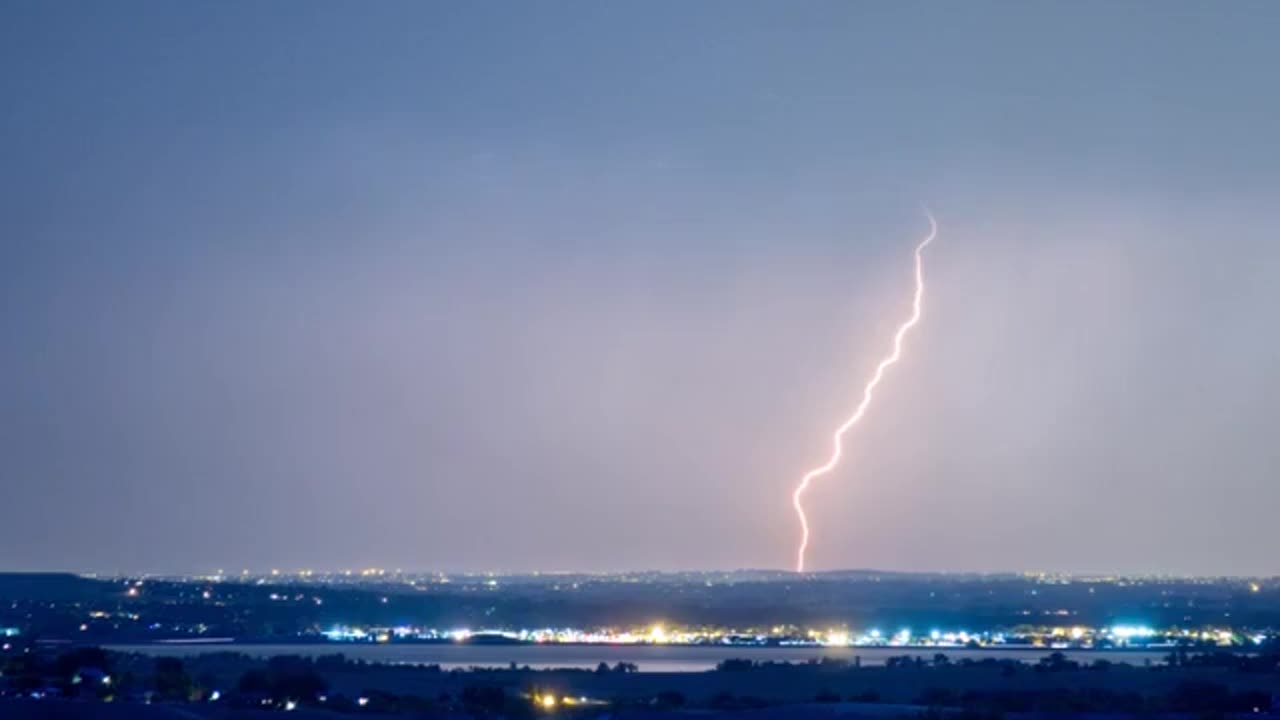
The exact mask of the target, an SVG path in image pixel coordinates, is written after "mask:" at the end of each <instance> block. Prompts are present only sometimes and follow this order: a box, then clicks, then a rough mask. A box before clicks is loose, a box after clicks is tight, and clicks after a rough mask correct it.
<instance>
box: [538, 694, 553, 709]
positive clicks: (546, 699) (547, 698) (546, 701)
mask: <svg viewBox="0 0 1280 720" xmlns="http://www.w3.org/2000/svg"><path fill="white" fill-rule="evenodd" d="M538 704H539V705H541V706H542V707H544V708H546V709H548V710H550V709H551V708H553V707H555V706H556V696H555V695H543V696H542V697H540V698H538Z"/></svg>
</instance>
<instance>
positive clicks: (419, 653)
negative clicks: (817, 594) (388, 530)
mask: <svg viewBox="0 0 1280 720" xmlns="http://www.w3.org/2000/svg"><path fill="white" fill-rule="evenodd" d="M107 647H108V649H110V650H116V651H120V652H137V653H143V654H146V655H170V656H178V657H187V656H191V655H199V654H202V653H210V652H238V653H244V654H246V655H252V656H255V657H266V656H271V655H305V656H311V657H314V656H319V655H334V654H337V653H342V654H343V655H345V656H347V657H348V658H350V659H352V660H365V661H368V662H382V663H403V664H414V665H439V666H441V667H442V668H444V669H446V670H452V669H455V668H457V669H466V668H469V667H472V666H483V667H497V666H507V665H509V664H511V663H513V662H514V663H516V664H517V665H519V666H521V667H523V666H525V665H528V666H529V667H531V668H533V669H535V670H546V669H550V668H580V669H586V670H594V669H595V668H596V666H597V665H599V664H600V663H602V662H604V663H608V664H610V665H613V664H616V663H618V662H626V663H634V664H635V665H636V666H638V667H639V669H640V671H641V672H702V671H706V670H710V669H712V668H714V667H715V666H716V664H717V663H719V662H720V661H722V660H727V659H730V658H741V659H747V660H756V661H764V660H773V661H775V662H783V661H785V662H793V663H800V662H806V661H809V660H814V659H818V658H824V657H826V658H833V659H840V660H847V661H849V662H854V660H855V658H856V659H858V660H859V661H860V662H861V663H862V664H863V665H866V666H873V665H883V664H884V663H885V661H886V660H888V659H889V658H891V657H900V656H902V655H911V656H919V657H923V658H924V659H925V660H931V659H932V658H933V656H934V654H935V653H939V652H941V653H942V654H944V655H946V656H947V657H948V658H949V659H950V660H951V661H952V662H955V661H957V660H960V659H963V658H970V659H973V660H982V659H988V658H989V659H1014V660H1021V661H1023V662H1029V663H1034V662H1037V661H1039V660H1040V658H1042V657H1045V656H1046V655H1048V654H1049V653H1051V652H1054V651H1053V650H1047V649H1044V648H999V649H988V650H967V649H962V648H954V649H953V648H794V647H792V648H779V647H726V646H692V647H689V646H672V645H628V646H617V645H453V644H439V645H435V644H423V645H418V644H390V645H372V644H354V643H353V644H347V643H325V644H306V645H248V644H225V645H208V644H203V645H180V644H164V645H111V646H107ZM1060 652H1062V654H1064V655H1066V656H1067V658H1068V659H1069V660H1075V661H1077V662H1079V663H1081V664H1087V663H1091V662H1093V661H1094V660H1100V659H1101V660H1109V661H1111V662H1125V663H1129V664H1131V665H1143V664H1144V663H1146V662H1148V661H1150V662H1151V663H1153V664H1154V663H1159V662H1162V661H1163V660H1164V658H1165V657H1166V656H1167V655H1168V653H1169V651H1168V650H1123V651H1116V650H1062V651H1060Z"/></svg>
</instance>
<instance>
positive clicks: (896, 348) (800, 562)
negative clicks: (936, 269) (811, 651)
mask: <svg viewBox="0 0 1280 720" xmlns="http://www.w3.org/2000/svg"><path fill="white" fill-rule="evenodd" d="M925 215H926V216H927V217H928V218H929V234H928V235H927V236H926V237H925V239H924V240H922V241H921V242H920V244H919V245H917V246H916V252H915V261H916V292H915V296H914V298H913V299H912V303H911V317H910V318H909V319H908V320H907V321H906V322H904V323H902V324H901V325H899V326H898V332H896V333H895V334H894V336H893V352H891V353H889V356H888V357H886V358H885V359H883V360H881V361H880V364H879V365H877V366H876V372H875V374H874V375H872V376H871V381H870V382H868V383H867V386H866V387H865V388H864V389H863V390H862V402H860V403H858V407H857V408H856V409H854V411H853V414H852V415H850V416H849V419H848V420H845V421H844V424H843V425H841V426H840V427H838V428H836V432H835V435H834V436H833V437H832V441H833V443H834V445H835V450H834V451H833V452H832V453H831V459H830V460H828V461H827V462H826V464H825V465H822V466H821V467H816V468H814V469H812V470H810V471H809V472H807V473H805V476H804V477H802V478H800V484H799V485H797V486H796V489H795V492H794V493H792V495H791V504H792V505H793V506H795V509H796V515H797V516H799V518H800V549H799V550H797V551H796V572H804V551H805V550H807V549H808V548H809V520H808V518H806V517H805V514H804V505H803V504H802V503H801V502H800V499H801V497H803V496H804V491H805V490H808V489H809V483H811V482H813V480H814V479H815V478H817V477H820V476H822V475H826V474H827V473H829V472H831V471H832V470H833V469H834V468H835V466H836V465H838V464H839V463H840V456H841V455H842V454H843V452H844V447H843V445H842V443H841V439H842V438H843V437H844V434H845V433H847V432H848V431H849V428H851V427H853V426H854V425H856V424H857V422H858V421H859V420H861V419H862V416H863V415H865V414H866V412H867V407H868V406H869V405H871V394H872V392H873V391H874V390H875V389H876V386H877V385H879V384H880V380H881V379H883V378H884V373H885V370H887V369H888V368H889V366H890V365H892V364H894V363H896V362H898V358H900V357H902V340H903V338H905V337H906V336H907V332H908V331H910V330H911V328H913V327H915V325H916V323H918V322H920V307H921V304H922V301H923V300H924V258H923V254H924V249H925V248H926V247H928V245H929V243H931V242H933V239H934V238H935V237H937V235H938V222H937V221H936V220H934V219H933V213H931V212H929V211H928V210H926V211H925Z"/></svg>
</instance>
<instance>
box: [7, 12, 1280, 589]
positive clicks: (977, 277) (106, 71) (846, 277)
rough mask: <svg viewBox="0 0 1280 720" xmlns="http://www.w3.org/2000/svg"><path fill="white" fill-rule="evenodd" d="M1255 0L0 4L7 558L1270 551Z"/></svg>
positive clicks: (461, 565)
mask: <svg viewBox="0 0 1280 720" xmlns="http://www.w3.org/2000/svg"><path fill="white" fill-rule="evenodd" d="M1277 30H1280V3H1274V2H1265V1H1258V2H1249V1H1245V0H1241V1H1239V2H1231V3H1222V4H1218V3H1209V2H1177V1H1163V0H1161V1H1156V0H1152V1H1150V2H1137V1H1128V2H1112V1H1109V0H1108V1H1105V2H1103V1H1094V2H1088V1H1086V2H1066V1H1065V0H1064V1H1063V2H1034V3H1023V2H1012V1H1010V2H995V3H991V2H977V1H975V2H966V3H946V2H806V3H799V4H796V3H788V2H780V1H779V2H771V3H760V2H741V1H737V0H734V1H732V2H728V1H726V2H712V1H707V2H696V3H690V2H684V1H680V2H607V3H601V2H594V1H592V2H587V1H581V2H569V1H566V2H548V3H522V2H454V3H445V2H405V3H396V2H376V3H359V2H337V3H329V2H300V1H294V2H269V3H255V2H198V1H194V0H193V1H191V2H154V3H147V2H133V1H128V0H126V1H122V2H83V3H76V2H57V1H55V2H45V1H34V0H33V1H26V0H22V1H18V0H8V1H7V2H4V3H3V4H0V501H2V503H3V504H2V506H0V507H2V508H3V512H0V568H3V569H74V570H94V571H108V572H110V571H186V570H192V571H209V570H213V569H217V568H224V569H227V570H239V569H240V568H252V569H258V570H261V569H267V568H271V567H280V568H300V567H309V568H316V569H321V568H341V567H348V566H370V565H376V566H383V567H389V568H394V567H402V568H406V569H437V568H438V569H445V570H534V569H541V570H568V569H577V570H608V569H638V568H653V569H680V568H736V567H777V568H783V567H789V566H790V565H791V563H792V558H793V553H794V550H795V543H796V540H797V534H798V528H797V525H796V520H795V516H794V515H793V513H792V511H791V507H790V492H791V489H792V487H793V485H794V483H795V481H796V480H797V479H798V477H799V476H800V475H801V474H802V473H803V472H804V471H805V470H807V469H809V468H812V467H814V466H816V465H818V464H820V463H821V462H822V461H824V460H825V458H826V456H827V453H828V452H829V443H830V432H831V430H832V429H833V428H834V427H835V425H837V424H838V423H839V422H840V421H841V420H842V419H843V418H844V417H845V416H846V415H847V413H848V411H849V410H850V409H851V407H852V406H853V404H854V403H855V402H856V400H857V397H858V394H859V393H860V392H861V388H862V384H863V383H864V382H865V380H866V378H867V375H868V373H869V372H870V371H871V369H872V368H873V367H874V365H875V363H876V362H877V360H878V359H879V358H880V356H882V355H883V354H884V353H885V352H886V350H887V349H888V344H889V341H890V338H891V334H892V332H893V329H894V326H895V324H896V323H897V322H899V321H900V320H901V319H902V318H903V317H904V316H905V313H906V312H907V310H908V307H909V306H908V303H909V298H910V289H911V287H910V283H911V274H910V273H911V265H910V260H911V257H910V253H911V248H912V247H913V246H914V244H915V242H917V241H918V239H919V238H920V237H921V236H922V235H923V233H924V232H925V231H926V229H927V221H926V220H925V217H924V215H923V212H922V210H921V206H922V204H925V205H927V206H928V207H929V208H930V209H932V211H933V212H934V213H935V215H936V216H937V218H938V221H939V224H940V226H941V232H940V234H939V236H938V240H937V241H936V243H935V244H934V245H932V246H930V248H929V251H928V254H927V256H926V266H925V273H926V280H927V285H928V289H927V293H926V297H925V308H924V317H923V319H922V322H921V324H920V325H919V326H918V327H917V328H916V330H915V331H914V333H913V334H912V335H911V336H910V337H909V339H908V343H907V348H906V356H905V357H904V359H903V361H902V362H901V363H900V364H898V365H896V366H894V368H893V369H892V370H891V372H890V373H889V375H888V377H887V378H886V380H885V382H884V384H883V385H882V386H881V388H880V392H879V394H878V395H877V397H876V399H875V402H874V403H873V405H872V407H871V410H870V412H869V414H868V415H867V418H866V420H865V421H864V423H863V424H861V425H859V426H858V427H857V428H856V429H855V431H854V432H853V433H852V434H851V435H850V437H849V440H848V443H847V447H848V452H849V454H848V455H847V457H846V460H845V463H844V464H843V465H841V467H840V469H839V470H837V471H836V472H835V473H833V474H832V475H830V476H827V477H825V478H823V479H821V480H820V481H819V482H817V483H816V484H815V486H814V487H813V489H812V490H810V492H809V494H808V495H807V496H806V502H807V505H808V507H809V508H810V518H811V522H812V524H813V528H814V537H813V542H812V545H811V547H810V551H809V562H810V565H811V566H812V567H813V568H816V569H822V568H843V567H875V568H886V569H898V570H1063V571H1125V572H1186V573H1211V574H1225V573H1280V559H1277V556H1276V554H1275V552H1274V550H1275V547H1276V546H1277V543H1278V542H1280V523H1278V522H1276V521H1275V515H1276V512H1277V508H1278V507H1280V442H1278V441H1277V438H1278V437H1280V411H1277V406H1278V405H1280V321H1278V320H1277V318H1276V314H1277V311H1278V310H1280V233H1277V231H1276V229H1275V225H1274V222H1275V214H1276V212H1277V210H1278V209H1280V130H1277V128H1280V92H1277V91H1276V82H1277V80H1276V71H1277V68H1280V43H1277V42H1276V41H1275V36H1276V33H1277Z"/></svg>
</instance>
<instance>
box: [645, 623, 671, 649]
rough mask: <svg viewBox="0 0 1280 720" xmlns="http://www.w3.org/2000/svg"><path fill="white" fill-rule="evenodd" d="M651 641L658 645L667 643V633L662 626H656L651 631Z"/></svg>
mask: <svg viewBox="0 0 1280 720" xmlns="http://www.w3.org/2000/svg"><path fill="white" fill-rule="evenodd" d="M649 641H650V642H653V643H656V644H659V645H661V644H663V643H665V642H667V631H666V628H664V627H662V625H654V626H653V627H652V628H650V629H649Z"/></svg>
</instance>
